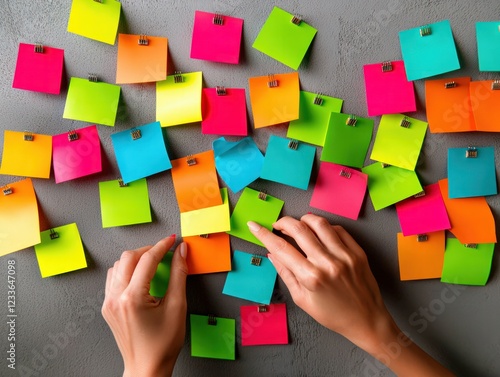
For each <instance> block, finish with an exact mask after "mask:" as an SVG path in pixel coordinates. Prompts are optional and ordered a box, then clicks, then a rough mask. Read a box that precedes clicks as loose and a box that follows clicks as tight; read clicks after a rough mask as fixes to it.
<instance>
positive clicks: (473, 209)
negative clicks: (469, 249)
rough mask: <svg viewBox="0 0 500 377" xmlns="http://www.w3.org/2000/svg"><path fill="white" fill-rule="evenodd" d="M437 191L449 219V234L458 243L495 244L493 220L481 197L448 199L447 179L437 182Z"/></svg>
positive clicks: (486, 204) (484, 200)
mask: <svg viewBox="0 0 500 377" xmlns="http://www.w3.org/2000/svg"><path fill="white" fill-rule="evenodd" d="M439 189H440V190H441V195H442V197H443V200H444V205H445V206H446V212H448V217H449V218H450V223H451V229H450V232H451V233H453V235H454V236H455V237H456V238H457V239H458V240H459V241H460V243H462V244H469V243H496V242H497V236H496V230H495V218H494V217H493V213H492V212H491V209H490V207H489V206H488V203H487V202H486V199H485V198H484V197H483V196H479V197H473V198H459V199H450V198H449V196H448V180H447V179H442V180H440V181H439Z"/></svg>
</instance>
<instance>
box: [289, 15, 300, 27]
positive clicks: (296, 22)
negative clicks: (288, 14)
mask: <svg viewBox="0 0 500 377" xmlns="http://www.w3.org/2000/svg"><path fill="white" fill-rule="evenodd" d="M290 21H291V22H292V24H294V25H297V26H298V25H300V23H301V22H302V17H300V16H299V15H294V16H293V17H292V19H291V20H290Z"/></svg>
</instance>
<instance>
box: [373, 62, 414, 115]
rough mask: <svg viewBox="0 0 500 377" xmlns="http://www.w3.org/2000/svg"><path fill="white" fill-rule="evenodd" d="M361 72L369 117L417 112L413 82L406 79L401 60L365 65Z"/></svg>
mask: <svg viewBox="0 0 500 377" xmlns="http://www.w3.org/2000/svg"><path fill="white" fill-rule="evenodd" d="M363 70H364V73H365V88H366V102H367V105H368V115H369V116H375V115H383V114H398V113H407V112H412V111H416V110H417V104H416V102H415V90H414V89H413V82H412V81H408V79H407V78H406V71H405V66H404V62H403V61H402V60H398V61H393V62H386V63H377V64H367V65H364V66H363Z"/></svg>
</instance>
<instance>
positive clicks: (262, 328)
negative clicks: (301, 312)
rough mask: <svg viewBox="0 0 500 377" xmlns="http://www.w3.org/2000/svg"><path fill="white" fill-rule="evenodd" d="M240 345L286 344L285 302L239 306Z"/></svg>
mask: <svg viewBox="0 0 500 377" xmlns="http://www.w3.org/2000/svg"><path fill="white" fill-rule="evenodd" d="M240 314H241V345H242V346H258V345H264V344H288V325H287V319H286V304H271V305H248V306H242V307H240Z"/></svg>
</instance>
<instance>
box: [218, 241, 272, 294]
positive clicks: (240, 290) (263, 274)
mask: <svg viewBox="0 0 500 377" xmlns="http://www.w3.org/2000/svg"><path fill="white" fill-rule="evenodd" d="M276 275H277V273H276V269H275V268H274V266H273V264H272V263H271V262H270V261H269V259H268V258H266V257H264V256H261V255H252V254H249V253H245V252H243V251H239V250H235V252H234V255H233V263H232V270H231V271H229V272H228V273H227V278H226V283H225V284H224V288H223V290H222V293H224V294H225V295H229V296H234V297H239V298H242V299H244V300H248V301H253V302H258V303H260V304H269V303H270V302H271V296H272V295H273V289H274V284H275V282H276Z"/></svg>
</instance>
